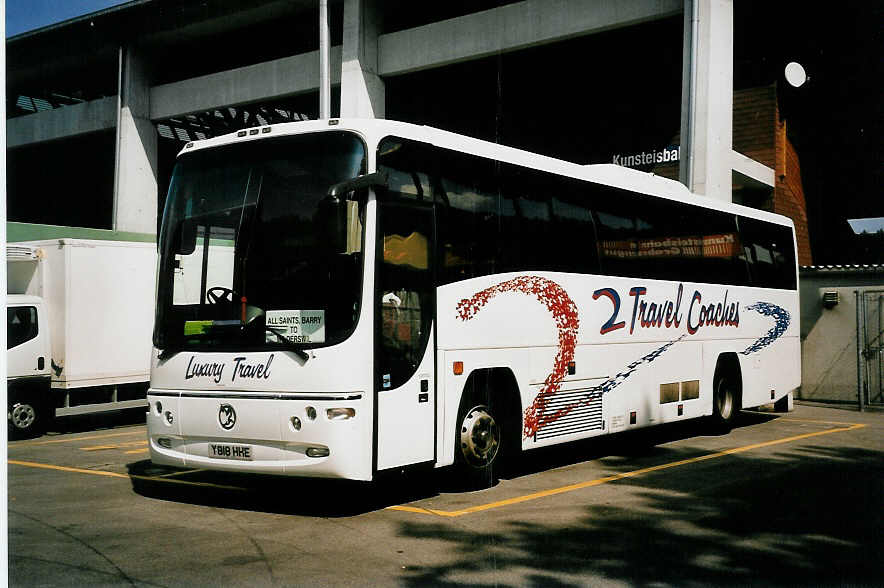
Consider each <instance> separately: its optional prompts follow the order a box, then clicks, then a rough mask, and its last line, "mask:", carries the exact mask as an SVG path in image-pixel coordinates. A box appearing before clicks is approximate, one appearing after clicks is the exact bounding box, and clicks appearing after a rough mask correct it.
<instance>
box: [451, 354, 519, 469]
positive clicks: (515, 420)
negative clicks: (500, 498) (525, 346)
mask: <svg viewBox="0 0 884 588" xmlns="http://www.w3.org/2000/svg"><path fill="white" fill-rule="evenodd" d="M521 416H522V406H521V398H520V395H519V388H518V384H517V383H516V378H515V376H514V374H513V372H512V370H510V369H509V368H483V369H478V370H474V371H472V372H470V375H469V376H468V377H467V381H466V382H465V384H464V387H463V391H462V393H461V397H460V403H459V406H458V410H457V419H456V420H455V427H456V430H455V434H454V465H455V469H456V470H457V471H458V473H459V474H460V475H461V476H463V478H464V479H465V481H466V482H467V484H468V485H469V486H471V487H488V486H491V485H492V484H493V482H494V478H495V477H496V473H497V472H498V471H499V468H500V467H501V466H507V465H510V463H509V462H511V460H512V458H513V457H514V456H515V455H518V452H519V450H520V449H521V439H520V434H521V428H522V418H521Z"/></svg>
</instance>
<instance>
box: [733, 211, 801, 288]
mask: <svg viewBox="0 0 884 588" xmlns="http://www.w3.org/2000/svg"><path fill="white" fill-rule="evenodd" d="M739 225H740V237H741V238H742V241H743V250H744V251H745V257H746V262H747V263H748V265H749V268H750V273H751V275H752V285H753V286H757V287H760V288H783V289H787V290H794V289H795V287H796V284H795V248H794V242H793V240H792V231H791V229H789V227H785V226H782V225H772V224H769V223H763V222H761V221H757V220H755V219H752V218H748V217H740V218H739Z"/></svg>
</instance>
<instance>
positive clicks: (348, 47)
mask: <svg viewBox="0 0 884 588" xmlns="http://www.w3.org/2000/svg"><path fill="white" fill-rule="evenodd" d="M379 33H380V23H379V8H378V5H377V3H376V1H375V0H345V2H344V44H343V48H342V53H341V117H356V118H384V100H385V94H384V81H383V80H382V79H381V77H380V76H379V75H378V34H379Z"/></svg>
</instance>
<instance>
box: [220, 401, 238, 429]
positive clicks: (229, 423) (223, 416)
mask: <svg viewBox="0 0 884 588" xmlns="http://www.w3.org/2000/svg"><path fill="white" fill-rule="evenodd" d="M218 423H219V424H220V425H221V428H222V429H224V430H225V431H229V430H230V429H232V428H233V426H234V425H235V424H236V411H235V410H233V407H232V406H230V405H229V404H222V405H221V407H220V408H219V409H218Z"/></svg>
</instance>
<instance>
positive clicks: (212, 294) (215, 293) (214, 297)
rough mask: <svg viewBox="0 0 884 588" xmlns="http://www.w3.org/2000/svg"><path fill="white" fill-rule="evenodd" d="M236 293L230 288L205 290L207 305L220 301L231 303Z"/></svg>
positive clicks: (217, 287)
mask: <svg viewBox="0 0 884 588" xmlns="http://www.w3.org/2000/svg"><path fill="white" fill-rule="evenodd" d="M235 295H236V293H235V292H234V291H233V290H231V289H230V288H225V287H223V286H213V287H211V288H209V289H208V290H206V300H207V301H208V302H209V304H218V303H219V302H221V301H224V302H228V303H233V299H234V297H235Z"/></svg>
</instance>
